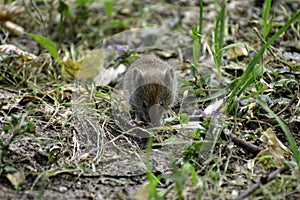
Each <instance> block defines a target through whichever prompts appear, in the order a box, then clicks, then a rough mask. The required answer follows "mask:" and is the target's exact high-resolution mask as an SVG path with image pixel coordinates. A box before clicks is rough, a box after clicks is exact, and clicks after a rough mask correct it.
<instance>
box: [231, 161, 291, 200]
mask: <svg viewBox="0 0 300 200" xmlns="http://www.w3.org/2000/svg"><path fill="white" fill-rule="evenodd" d="M288 169H289V168H288V167H281V168H279V169H277V170H275V171H273V172H271V173H270V174H269V175H268V177H266V178H264V177H261V178H260V180H259V181H258V182H257V183H256V184H254V185H252V186H251V187H250V188H249V189H248V190H246V191H245V192H244V193H242V194H241V195H239V196H238V197H237V198H236V199H235V200H240V199H245V198H246V197H248V196H250V195H251V194H252V193H253V192H255V191H256V190H257V189H259V188H260V186H262V185H265V184H266V183H268V182H270V181H271V180H273V179H274V178H275V177H276V176H277V175H278V174H280V173H283V172H285V171H287V170H288Z"/></svg>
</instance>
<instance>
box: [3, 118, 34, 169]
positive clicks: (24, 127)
mask: <svg viewBox="0 0 300 200" xmlns="http://www.w3.org/2000/svg"><path fill="white" fill-rule="evenodd" d="M2 114H3V115H4V116H6V117H5V118H6V119H7V123H5V124H3V125H2V130H3V133H2V134H3V136H5V137H6V136H7V135H8V134H9V135H10V136H9V137H8V140H6V141H5V140H4V139H3V137H1V138H0V175H1V174H2V172H3V170H4V169H5V167H6V166H8V165H9V163H7V158H8V157H9V146H10V145H11V144H12V143H13V142H14V141H15V139H16V137H17V136H19V135H23V134H26V133H30V134H33V133H35V125H34V124H33V123H32V122H29V121H28V120H27V115H25V114H24V115H15V114H12V115H11V116H7V115H6V114H5V113H3V112H2Z"/></svg>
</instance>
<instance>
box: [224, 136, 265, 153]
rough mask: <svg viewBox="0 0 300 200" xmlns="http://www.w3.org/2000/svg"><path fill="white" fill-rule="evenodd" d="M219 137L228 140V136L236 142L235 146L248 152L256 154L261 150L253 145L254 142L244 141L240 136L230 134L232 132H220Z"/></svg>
mask: <svg viewBox="0 0 300 200" xmlns="http://www.w3.org/2000/svg"><path fill="white" fill-rule="evenodd" d="M221 137H222V139H225V140H228V137H229V139H230V140H231V141H232V142H233V143H234V144H236V145H237V146H239V147H241V148H243V149H245V150H247V151H248V152H250V153H252V154H254V155H257V154H258V153H259V152H260V151H261V150H263V149H262V148H260V147H258V146H256V145H254V144H251V143H249V142H246V141H244V140H242V139H241V138H239V137H238V136H236V135H234V134H232V133H224V132H222V133H221Z"/></svg>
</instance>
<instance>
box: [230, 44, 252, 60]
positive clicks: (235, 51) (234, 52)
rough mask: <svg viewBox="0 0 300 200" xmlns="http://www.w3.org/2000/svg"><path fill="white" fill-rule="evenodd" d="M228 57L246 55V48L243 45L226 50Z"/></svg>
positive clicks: (234, 57) (233, 57)
mask: <svg viewBox="0 0 300 200" xmlns="http://www.w3.org/2000/svg"><path fill="white" fill-rule="evenodd" d="M227 54H228V55H229V57H230V59H236V58H238V57H241V56H247V54H248V52H247V49H246V48H245V47H243V46H235V47H233V48H230V49H229V50H228V51H227Z"/></svg>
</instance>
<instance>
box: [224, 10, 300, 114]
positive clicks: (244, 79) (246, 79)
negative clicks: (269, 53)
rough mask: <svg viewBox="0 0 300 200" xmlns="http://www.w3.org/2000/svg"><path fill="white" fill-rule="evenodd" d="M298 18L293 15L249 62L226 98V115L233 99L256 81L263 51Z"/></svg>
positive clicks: (299, 12)
mask: <svg viewBox="0 0 300 200" xmlns="http://www.w3.org/2000/svg"><path fill="white" fill-rule="evenodd" d="M299 17H300V11H298V12H297V13H295V14H294V15H293V16H292V17H291V18H290V19H289V20H288V21H287V22H286V23H285V24H284V25H283V26H282V27H281V28H280V29H279V30H278V32H277V33H275V34H274V35H273V36H272V37H271V38H270V39H269V40H268V41H267V42H266V43H265V44H263V46H262V47H261V49H260V50H259V51H258V52H257V53H256V54H255V56H254V58H253V59H252V60H251V61H250V63H249V65H248V67H247V69H246V70H245V71H244V73H243V74H242V76H241V77H239V78H238V79H237V81H236V84H235V86H234V87H233V89H232V91H231V92H230V95H229V97H228V100H227V103H226V105H225V109H224V110H225V111H226V112H227V113H229V112H231V111H232V109H233V108H234V106H235V105H236V102H234V98H235V97H237V98H239V97H240V96H241V94H243V92H244V91H245V90H246V88H247V87H248V86H250V85H251V84H252V83H253V82H255V81H256V79H255V77H257V76H255V73H254V69H255V67H256V65H257V64H258V62H259V61H261V60H262V58H263V54H264V52H265V50H266V49H267V48H268V47H269V46H270V45H271V44H272V43H273V42H274V41H275V40H276V39H278V38H279V37H280V35H281V34H282V33H284V32H285V31H286V30H287V29H288V28H289V27H290V25H291V24H293V23H294V22H296V21H297V20H299Z"/></svg>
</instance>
